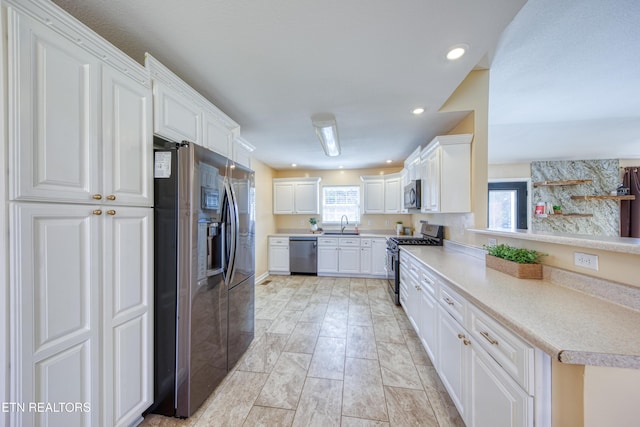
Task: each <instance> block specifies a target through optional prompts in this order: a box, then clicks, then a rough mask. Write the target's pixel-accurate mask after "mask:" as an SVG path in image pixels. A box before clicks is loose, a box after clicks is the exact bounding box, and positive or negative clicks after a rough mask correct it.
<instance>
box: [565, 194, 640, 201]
mask: <svg viewBox="0 0 640 427" xmlns="http://www.w3.org/2000/svg"><path fill="white" fill-rule="evenodd" d="M571 199H572V200H635V199H636V196H631V195H629V196H606V195H605V196H571Z"/></svg>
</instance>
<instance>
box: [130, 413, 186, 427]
mask: <svg viewBox="0 0 640 427" xmlns="http://www.w3.org/2000/svg"><path fill="white" fill-rule="evenodd" d="M195 421H197V419H195ZM193 423H194V420H192V419H191V418H188V419H186V420H183V419H180V418H173V417H165V416H162V415H157V414H149V415H147V416H146V417H145V418H144V421H142V423H141V424H140V426H139V427H191V426H192V425H193Z"/></svg>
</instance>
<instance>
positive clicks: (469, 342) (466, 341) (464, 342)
mask: <svg viewBox="0 0 640 427" xmlns="http://www.w3.org/2000/svg"><path fill="white" fill-rule="evenodd" d="M462 343H463V344H464V345H469V344H471V341H469V340H463V341H462Z"/></svg>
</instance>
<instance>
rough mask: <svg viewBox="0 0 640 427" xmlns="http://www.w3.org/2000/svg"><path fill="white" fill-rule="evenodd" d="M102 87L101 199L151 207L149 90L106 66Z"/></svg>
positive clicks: (151, 147) (151, 148)
mask: <svg viewBox="0 0 640 427" xmlns="http://www.w3.org/2000/svg"><path fill="white" fill-rule="evenodd" d="M102 87H103V90H102V95H103V124H102V129H103V146H104V162H103V163H104V174H105V177H104V182H105V188H104V193H105V196H115V198H116V199H115V201H113V203H114V204H118V205H123V204H125V205H134V206H152V205H153V195H152V191H153V190H152V189H153V181H152V176H153V173H152V169H151V168H152V155H153V141H152V136H151V90H150V89H149V88H147V87H145V86H144V85H142V84H140V83H137V82H135V81H134V80H132V79H130V78H128V77H127V76H124V75H122V74H120V73H119V72H117V71H115V70H112V69H111V68H109V67H104V70H103V86H102ZM109 202H110V201H109V200H108V199H107V201H106V203H109Z"/></svg>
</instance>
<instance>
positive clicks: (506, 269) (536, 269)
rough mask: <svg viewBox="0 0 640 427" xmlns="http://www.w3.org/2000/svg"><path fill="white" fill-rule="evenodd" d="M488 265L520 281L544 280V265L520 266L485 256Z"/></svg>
mask: <svg viewBox="0 0 640 427" xmlns="http://www.w3.org/2000/svg"><path fill="white" fill-rule="evenodd" d="M485 257H486V265H487V267H489V268H493V269H494V270H498V271H501V272H503V273H506V274H508V275H510V276H513V277H517V278H518V279H542V264H518V263H517V262H513V261H507V260H506V259H502V258H498V257H495V256H493V255H485Z"/></svg>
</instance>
